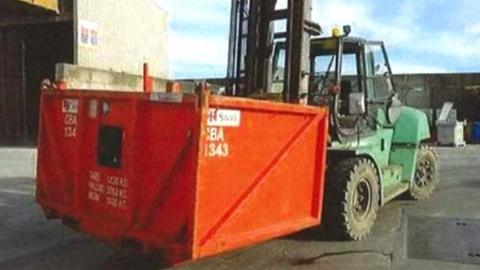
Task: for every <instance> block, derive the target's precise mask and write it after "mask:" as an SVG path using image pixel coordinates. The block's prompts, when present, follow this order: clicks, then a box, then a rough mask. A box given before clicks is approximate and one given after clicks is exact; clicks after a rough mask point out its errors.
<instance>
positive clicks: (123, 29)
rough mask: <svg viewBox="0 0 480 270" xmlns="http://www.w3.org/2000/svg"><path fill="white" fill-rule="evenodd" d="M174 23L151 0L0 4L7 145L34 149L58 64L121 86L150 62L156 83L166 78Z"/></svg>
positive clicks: (1, 102) (2, 125)
mask: <svg viewBox="0 0 480 270" xmlns="http://www.w3.org/2000/svg"><path fill="white" fill-rule="evenodd" d="M167 20H168V18H167V14H166V12H165V11H164V10H162V9H161V8H160V7H158V6H157V5H156V4H155V3H154V2H153V1H150V0H122V1H115V0H102V1H97V0H77V1H73V0H2V1H0V145H34V144H35V142H36V136H37V130H38V113H39V101H40V91H39V88H40V87H39V86H40V83H41V81H42V80H43V79H45V78H50V79H55V78H56V77H57V78H58V76H56V75H57V74H56V66H57V64H58V63H65V64H67V65H69V67H70V68H69V70H70V71H71V70H72V67H76V66H79V67H85V68H88V69H89V70H98V71H99V73H101V74H104V73H105V71H107V72H113V73H115V74H117V75H116V76H114V77H113V78H115V79H117V78H118V77H119V76H118V74H124V76H125V77H127V76H139V75H141V74H142V66H143V63H149V66H150V74H151V75H152V76H154V77H158V78H167V77H168V58H167V45H166V44H167V38H168V36H167V35H168V33H167V32H168V31H167ZM100 71H102V72H103V73H102V72H100ZM73 73H75V72H72V71H71V72H70V73H69V74H73ZM89 74H93V75H89V78H88V79H89V81H95V79H96V78H92V77H95V74H97V73H89ZM64 79H65V78H64ZM117 81H118V79H117ZM108 83H109V82H108V81H107V82H103V83H102V86H103V87H102V88H108V85H107V84H108ZM84 85H85V84H84ZM120 86H121V84H120ZM120 86H119V85H118V84H117V85H115V87H120ZM130 88H137V86H136V85H132V86H131V87H130ZM119 90H121V89H119ZM128 90H131V89H128Z"/></svg>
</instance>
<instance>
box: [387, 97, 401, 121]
mask: <svg viewBox="0 0 480 270" xmlns="http://www.w3.org/2000/svg"><path fill="white" fill-rule="evenodd" d="M401 113H402V102H401V101H400V99H399V98H398V94H394V95H392V97H391V98H390V102H388V105H387V118H388V119H387V120H388V122H389V123H390V124H392V125H393V124H395V123H396V122H397V121H398V119H399V118H400V115H401Z"/></svg>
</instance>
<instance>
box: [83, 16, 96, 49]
mask: <svg viewBox="0 0 480 270" xmlns="http://www.w3.org/2000/svg"><path fill="white" fill-rule="evenodd" d="M78 43H79V44H80V45H81V46H86V47H96V46H97V45H98V23H95V22H90V21H84V20H79V22H78Z"/></svg>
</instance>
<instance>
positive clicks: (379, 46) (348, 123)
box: [309, 36, 401, 137]
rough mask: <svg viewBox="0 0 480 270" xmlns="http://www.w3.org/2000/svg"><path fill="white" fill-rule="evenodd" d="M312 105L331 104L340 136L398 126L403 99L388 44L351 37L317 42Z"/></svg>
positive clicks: (313, 58)
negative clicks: (393, 74) (389, 56)
mask: <svg viewBox="0 0 480 270" xmlns="http://www.w3.org/2000/svg"><path fill="white" fill-rule="evenodd" d="M310 59H311V77H310V87H309V97H310V98H309V104H310V105H328V106H330V109H331V112H332V119H331V120H332V121H331V122H332V125H334V129H333V130H335V131H336V132H337V133H338V134H337V135H338V136H340V137H350V136H355V137H356V136H359V133H360V132H366V131H368V130H374V129H376V128H377V127H378V126H379V125H380V126H388V125H393V124H394V123H395V121H396V120H397V119H398V117H399V115H400V109H401V103H400V101H399V99H398V95H397V94H396V91H395V87H394V84H393V81H392V71H391V68H390V63H389V61H388V57H387V53H386V50H385V46H384V44H383V42H369V41H366V40H363V39H359V38H352V37H347V36H341V37H331V38H321V39H314V40H312V45H311V58H310Z"/></svg>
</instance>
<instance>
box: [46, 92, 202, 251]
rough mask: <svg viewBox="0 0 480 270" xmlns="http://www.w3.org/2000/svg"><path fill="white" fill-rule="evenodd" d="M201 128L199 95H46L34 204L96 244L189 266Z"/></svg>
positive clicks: (88, 93) (54, 93) (89, 93)
mask: <svg viewBox="0 0 480 270" xmlns="http://www.w3.org/2000/svg"><path fill="white" fill-rule="evenodd" d="M66 107H68V108H66ZM199 127H200V110H199V109H198V107H197V98H196V97H195V96H185V97H184V98H183V101H182V102H177V103H175V104H172V103H162V102H157V101H151V100H150V95H147V94H123V93H104V92H83V91H82V92H80V91H67V92H46V93H44V94H43V97H42V113H41V134H40V138H39V161H38V175H37V187H38V189H37V190H38V192H37V201H38V202H39V203H40V204H41V205H42V206H43V208H44V209H46V210H49V212H51V211H52V210H53V211H54V212H56V213H57V214H58V216H59V217H61V218H63V219H67V220H69V221H73V222H74V226H75V227H76V228H77V229H78V230H81V231H84V232H87V233H88V234H90V235H92V236H95V237H97V238H99V239H102V240H105V241H108V242H111V243H114V244H122V243H127V242H129V243H130V244H131V243H134V244H138V246H139V247H141V249H142V250H144V251H148V250H165V252H167V253H169V254H171V256H175V257H179V258H177V259H175V260H188V259H190V258H191V252H192V251H191V250H192V248H191V247H192V241H193V240H192V237H191V236H192V234H193V209H194V203H193V202H194V195H195V191H194V188H195V184H194V183H195V177H196V174H195V170H196V163H197V156H198V138H199V130H200V129H199ZM102 136H103V137H104V138H103V139H104V141H102ZM102 147H103V148H104V149H103V151H104V152H106V154H107V155H106V157H100V156H99V152H102V150H101V149H100V148H102ZM115 152H120V153H115ZM112 153H114V154H116V155H118V157H115V156H113V157H112V156H108V154H110V155H112ZM102 159H104V160H102ZM115 159H117V161H115ZM102 162H103V163H102Z"/></svg>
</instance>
